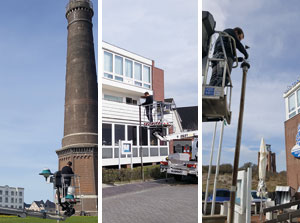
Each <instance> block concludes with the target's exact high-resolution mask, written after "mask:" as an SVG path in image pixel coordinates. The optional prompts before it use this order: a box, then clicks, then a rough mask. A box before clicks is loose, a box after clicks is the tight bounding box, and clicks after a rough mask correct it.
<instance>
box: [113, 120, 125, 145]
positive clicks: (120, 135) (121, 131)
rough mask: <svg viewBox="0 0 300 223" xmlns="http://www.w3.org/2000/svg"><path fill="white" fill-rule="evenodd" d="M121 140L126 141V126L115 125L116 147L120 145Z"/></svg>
mask: <svg viewBox="0 0 300 223" xmlns="http://www.w3.org/2000/svg"><path fill="white" fill-rule="evenodd" d="M119 140H125V126H124V125H115V145H116V146H118V145H119Z"/></svg>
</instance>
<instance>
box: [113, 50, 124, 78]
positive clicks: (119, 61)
mask: <svg viewBox="0 0 300 223" xmlns="http://www.w3.org/2000/svg"><path fill="white" fill-rule="evenodd" d="M115 73H116V74H119V75H123V57H120V56H117V55H115Z"/></svg>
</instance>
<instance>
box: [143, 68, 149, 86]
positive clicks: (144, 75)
mask: <svg viewBox="0 0 300 223" xmlns="http://www.w3.org/2000/svg"><path fill="white" fill-rule="evenodd" d="M143 77H144V82H147V83H150V67H147V66H144V70H143Z"/></svg>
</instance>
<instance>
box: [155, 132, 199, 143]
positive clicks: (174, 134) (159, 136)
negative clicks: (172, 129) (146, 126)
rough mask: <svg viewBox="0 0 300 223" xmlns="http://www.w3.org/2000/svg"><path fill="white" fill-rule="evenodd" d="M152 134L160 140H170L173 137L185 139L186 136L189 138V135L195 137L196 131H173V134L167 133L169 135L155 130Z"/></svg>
mask: <svg viewBox="0 0 300 223" xmlns="http://www.w3.org/2000/svg"><path fill="white" fill-rule="evenodd" d="M153 135H154V136H155V137H157V138H158V139H159V140H161V141H170V140H173V139H186V138H190V137H197V136H198V131H189V132H180V133H173V134H169V135H165V136H162V135H161V134H160V132H159V131H156V132H154V133H153Z"/></svg>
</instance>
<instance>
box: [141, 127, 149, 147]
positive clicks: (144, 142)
mask: <svg viewBox="0 0 300 223" xmlns="http://www.w3.org/2000/svg"><path fill="white" fill-rule="evenodd" d="M142 145H143V146H147V145H148V128H147V127H142Z"/></svg>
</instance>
